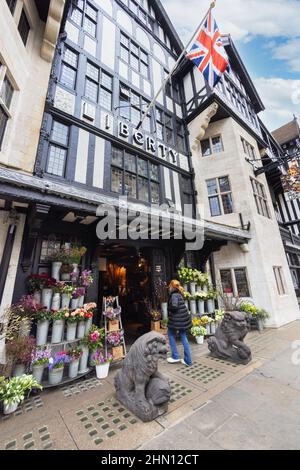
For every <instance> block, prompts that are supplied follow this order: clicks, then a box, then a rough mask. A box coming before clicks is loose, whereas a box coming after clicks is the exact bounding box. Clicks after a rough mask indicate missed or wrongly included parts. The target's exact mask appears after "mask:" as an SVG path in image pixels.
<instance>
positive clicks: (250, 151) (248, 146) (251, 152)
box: [241, 137, 256, 160]
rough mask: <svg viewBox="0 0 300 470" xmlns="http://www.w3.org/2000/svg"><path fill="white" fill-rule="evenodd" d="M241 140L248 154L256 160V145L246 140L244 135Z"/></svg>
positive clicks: (251, 158)
mask: <svg viewBox="0 0 300 470" xmlns="http://www.w3.org/2000/svg"><path fill="white" fill-rule="evenodd" d="M241 141H242V145H243V149H244V152H245V153H246V154H247V155H248V157H249V158H250V160H255V158H256V157H255V150H254V147H253V146H252V145H251V144H249V142H247V140H245V139H244V138H243V137H241Z"/></svg>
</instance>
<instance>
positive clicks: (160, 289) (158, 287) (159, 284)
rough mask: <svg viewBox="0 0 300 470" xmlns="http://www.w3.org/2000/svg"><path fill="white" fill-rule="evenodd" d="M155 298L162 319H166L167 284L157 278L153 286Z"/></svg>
mask: <svg viewBox="0 0 300 470" xmlns="http://www.w3.org/2000/svg"><path fill="white" fill-rule="evenodd" d="M154 292H155V296H156V298H157V300H158V302H159V305H160V308H161V313H162V318H163V319H164V318H168V288H167V283H166V282H165V281H163V280H162V279H161V278H159V279H158V280H157V281H156V282H155V285H154Z"/></svg>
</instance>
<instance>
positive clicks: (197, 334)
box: [191, 326, 206, 344]
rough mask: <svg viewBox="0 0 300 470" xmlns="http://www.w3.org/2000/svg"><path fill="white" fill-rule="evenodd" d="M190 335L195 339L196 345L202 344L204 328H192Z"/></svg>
mask: <svg viewBox="0 0 300 470" xmlns="http://www.w3.org/2000/svg"><path fill="white" fill-rule="evenodd" d="M191 334H192V335H193V336H194V338H196V342H197V344H203V341H204V336H205V335H206V328H204V326H192V328H191Z"/></svg>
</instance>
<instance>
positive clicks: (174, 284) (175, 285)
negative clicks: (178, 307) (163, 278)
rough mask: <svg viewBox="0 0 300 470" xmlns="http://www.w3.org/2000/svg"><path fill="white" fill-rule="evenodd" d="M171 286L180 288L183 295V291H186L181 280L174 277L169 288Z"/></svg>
mask: <svg viewBox="0 0 300 470" xmlns="http://www.w3.org/2000/svg"><path fill="white" fill-rule="evenodd" d="M170 288H171V289H178V290H179V292H180V294H181V295H183V293H184V288H183V287H182V285H181V284H180V282H179V281H177V279H172V281H170V284H169V289H170Z"/></svg>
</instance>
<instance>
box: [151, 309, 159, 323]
mask: <svg viewBox="0 0 300 470" xmlns="http://www.w3.org/2000/svg"><path fill="white" fill-rule="evenodd" d="M150 313H151V318H152V321H159V320H160V319H161V313H160V312H159V311H158V310H151V312H150Z"/></svg>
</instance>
